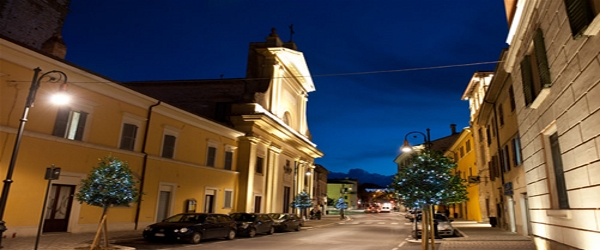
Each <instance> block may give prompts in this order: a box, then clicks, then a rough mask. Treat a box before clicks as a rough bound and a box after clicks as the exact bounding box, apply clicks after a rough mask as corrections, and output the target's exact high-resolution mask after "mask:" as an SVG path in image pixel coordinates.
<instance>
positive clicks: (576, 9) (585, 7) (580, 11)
mask: <svg viewBox="0 0 600 250" xmlns="http://www.w3.org/2000/svg"><path fill="white" fill-rule="evenodd" d="M564 1H565V7H566V9H567V17H568V18H569V25H570V26H571V33H572V34H573V38H575V39H577V38H579V37H581V36H582V35H583V32H584V31H585V29H586V28H587V27H588V26H589V25H590V23H591V22H592V21H593V20H594V11H593V9H592V6H591V3H590V2H591V1H590V0H564Z"/></svg>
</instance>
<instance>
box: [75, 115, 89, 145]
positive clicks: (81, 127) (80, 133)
mask: <svg viewBox="0 0 600 250" xmlns="http://www.w3.org/2000/svg"><path fill="white" fill-rule="evenodd" d="M87 115H88V113H86V112H83V111H81V112H79V122H78V123H77V132H75V140H77V141H81V140H82V139H83V130H84V128H85V121H86V118H87Z"/></svg>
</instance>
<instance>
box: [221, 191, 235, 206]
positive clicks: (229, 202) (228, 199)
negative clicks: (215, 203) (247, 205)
mask: <svg viewBox="0 0 600 250" xmlns="http://www.w3.org/2000/svg"><path fill="white" fill-rule="evenodd" d="M224 196H225V197H224V199H225V200H224V201H223V208H232V207H233V190H231V189H225V195H224Z"/></svg>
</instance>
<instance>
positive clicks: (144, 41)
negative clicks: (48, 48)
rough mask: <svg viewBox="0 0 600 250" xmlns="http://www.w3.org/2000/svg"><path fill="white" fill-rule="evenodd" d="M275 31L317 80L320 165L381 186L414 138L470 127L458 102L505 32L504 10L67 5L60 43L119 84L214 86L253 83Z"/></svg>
mask: <svg viewBox="0 0 600 250" xmlns="http://www.w3.org/2000/svg"><path fill="white" fill-rule="evenodd" d="M292 24H293V29H294V32H295V34H293V36H291V35H290V29H289V26H290V25H292ZM271 28H276V29H277V33H278V34H279V36H280V38H281V39H282V40H283V41H284V42H287V41H289V40H290V38H291V39H292V40H293V41H294V42H295V43H296V45H297V46H298V50H299V51H301V52H303V53H304V57H305V59H306V61H307V64H308V67H309V69H310V71H311V73H312V77H313V81H314V83H315V87H316V91H315V92H312V93H309V97H308V98H309V101H308V113H307V115H308V122H309V128H310V131H311V133H312V136H313V141H314V142H315V143H316V144H317V147H318V148H319V149H320V150H321V151H323V152H324V153H325V156H324V157H323V158H321V159H317V160H316V163H318V164H321V165H323V166H324V167H325V168H327V169H328V170H329V171H332V172H344V173H345V172H347V171H348V170H349V169H353V168H361V169H364V170H365V171H367V172H370V173H379V174H384V175H392V174H394V173H395V171H396V165H395V163H394V162H393V160H394V158H395V157H396V156H397V155H398V154H399V147H400V146H401V145H402V142H403V140H404V136H405V135H406V134H407V133H409V132H411V131H420V132H423V133H425V130H426V129H427V128H430V129H431V138H432V140H435V139H437V138H441V137H444V136H447V135H450V124H457V127H458V130H459V131H460V130H461V129H462V128H464V127H467V126H468V123H469V110H468V102H467V101H463V100H461V97H462V94H463V92H464V90H465V88H466V86H467V84H468V81H469V80H470V78H471V76H472V75H473V73H475V72H476V71H492V70H493V69H494V68H495V63H494V62H496V61H497V60H498V59H499V56H500V52H501V50H502V49H503V48H505V47H507V45H506V43H505V40H506V35H507V33H508V25H507V21H506V15H505V12H504V5H503V2H502V1H499V0H496V1H481V0H429V1H428V0H418V1H405V0H402V1H401V0H393V1H392V0H390V1H380V0H375V1H341V0H318V1H315V0H302V1H300V0H295V1H292V0H290V1H281V0H279V1H270V0H269V1H267V0H258V1H250V0H248V1H242V0H235V1H234V0H210V1H208V0H176V1H173V0H171V1H167V0H164V1H158V0H127V1H123V0H121V1H117V0H71V6H70V13H69V14H68V16H67V19H66V21H65V25H64V27H63V32H62V34H63V37H64V40H65V43H66V44H67V49H68V50H67V57H66V59H67V60H68V61H70V62H73V63H75V64H77V65H79V66H81V67H83V68H86V69H88V70H91V71H93V72H96V73H99V74H101V75H104V76H106V77H108V78H110V79H113V80H116V81H142V80H175V79H177V80H183V79H218V78H220V77H221V75H223V77H224V78H243V77H245V72H246V62H247V56H248V45H249V43H250V42H263V41H265V37H266V36H268V35H269V33H270V32H271ZM422 142H423V138H422V137H417V138H413V139H411V143H413V144H419V143H422Z"/></svg>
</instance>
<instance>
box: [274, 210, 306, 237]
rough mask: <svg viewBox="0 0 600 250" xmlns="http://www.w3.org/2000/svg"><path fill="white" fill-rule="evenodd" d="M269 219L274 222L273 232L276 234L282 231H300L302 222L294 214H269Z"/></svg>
mask: <svg viewBox="0 0 600 250" xmlns="http://www.w3.org/2000/svg"><path fill="white" fill-rule="evenodd" d="M269 217H271V218H272V219H273V221H275V224H274V226H275V230H277V231H278V232H284V231H300V227H302V225H303V221H302V219H301V218H300V217H298V215H296V214H289V213H270V214H269Z"/></svg>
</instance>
